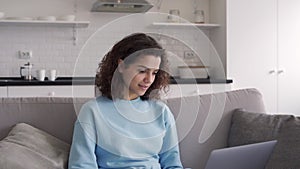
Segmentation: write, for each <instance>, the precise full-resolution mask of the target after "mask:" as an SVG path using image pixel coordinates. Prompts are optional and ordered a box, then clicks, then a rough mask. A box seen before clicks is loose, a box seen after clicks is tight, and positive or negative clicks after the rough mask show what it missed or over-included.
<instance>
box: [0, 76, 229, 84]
mask: <svg viewBox="0 0 300 169" xmlns="http://www.w3.org/2000/svg"><path fill="white" fill-rule="evenodd" d="M216 83H225V84H227V83H232V80H230V79H180V78H177V77H172V78H171V80H170V84H216ZM94 84H95V78H94V77H58V78H57V79H56V80H55V81H49V80H48V79H45V81H38V80H36V79H33V80H25V79H21V78H20V77H0V86H59V85H94Z"/></svg>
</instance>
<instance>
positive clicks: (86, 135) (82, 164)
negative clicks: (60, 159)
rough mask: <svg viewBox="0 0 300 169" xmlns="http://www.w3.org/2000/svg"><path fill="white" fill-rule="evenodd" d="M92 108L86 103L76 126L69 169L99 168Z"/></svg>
mask: <svg viewBox="0 0 300 169" xmlns="http://www.w3.org/2000/svg"><path fill="white" fill-rule="evenodd" d="M92 114H93V113H92V108H91V107H90V106H89V105H84V106H83V107H82V109H81V110H80V113H79V116H78V119H77V121H76V123H75V126H74V134H73V140H72V145H71V150H70V156H69V166H68V168H69V169H98V165H97V158H96V155H95V148H96V131H95V128H94V127H93V116H92Z"/></svg>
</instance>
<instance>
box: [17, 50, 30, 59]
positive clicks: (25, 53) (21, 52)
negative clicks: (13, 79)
mask: <svg viewBox="0 0 300 169" xmlns="http://www.w3.org/2000/svg"><path fill="white" fill-rule="evenodd" d="M19 58H20V59H30V58H32V51H31V50H19Z"/></svg>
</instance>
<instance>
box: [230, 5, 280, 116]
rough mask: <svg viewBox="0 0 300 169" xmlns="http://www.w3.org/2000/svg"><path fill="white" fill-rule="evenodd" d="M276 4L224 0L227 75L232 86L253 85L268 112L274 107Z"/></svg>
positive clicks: (273, 109)
mask: <svg viewBox="0 0 300 169" xmlns="http://www.w3.org/2000/svg"><path fill="white" fill-rule="evenodd" d="M276 5H277V3H276V0H263V1H261V0H227V76H228V78H230V79H233V84H232V89H239V88H248V87H254V88H257V89H258V90H259V91H260V92H261V93H262V94H263V97H264V102H265V105H266V108H267V111H269V112H276V109H277V107H276V105H277V99H276V98H277V74H276V73H275V71H276V70H277V15H276V12H277V6H276ZM273 71H274V72H273Z"/></svg>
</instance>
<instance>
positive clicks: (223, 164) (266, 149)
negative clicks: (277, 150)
mask: <svg viewBox="0 0 300 169" xmlns="http://www.w3.org/2000/svg"><path fill="white" fill-rule="evenodd" d="M276 143H277V140H272V141H267V142H260V143H255V144H247V145H242V146H236V147H229V148H223V149H216V150H213V151H212V152H211V153H210V156H209V159H208V161H207V163H206V166H205V169H264V168H265V166H266V164H267V162H268V160H269V157H270V155H271V153H272V151H273V148H274V146H275V144H276Z"/></svg>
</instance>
